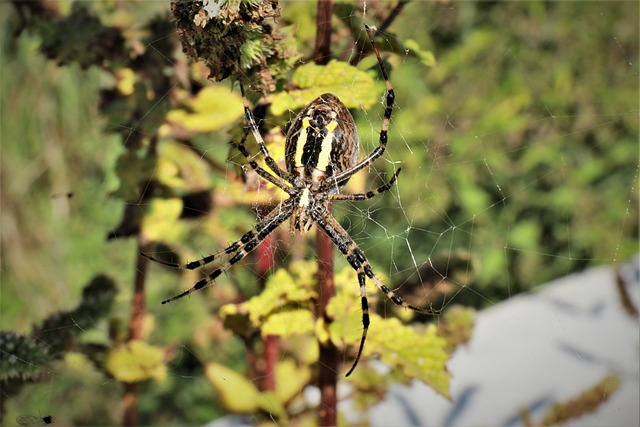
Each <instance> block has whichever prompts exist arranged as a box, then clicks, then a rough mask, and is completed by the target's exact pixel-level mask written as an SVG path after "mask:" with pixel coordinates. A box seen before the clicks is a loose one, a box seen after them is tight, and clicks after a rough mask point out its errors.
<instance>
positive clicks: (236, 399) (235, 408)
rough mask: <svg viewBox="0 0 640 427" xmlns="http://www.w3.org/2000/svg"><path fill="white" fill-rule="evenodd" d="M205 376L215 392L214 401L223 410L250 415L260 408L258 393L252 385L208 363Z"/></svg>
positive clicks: (219, 366)
mask: <svg viewBox="0 0 640 427" xmlns="http://www.w3.org/2000/svg"><path fill="white" fill-rule="evenodd" d="M205 375H206V376H207V379H208V380H209V382H210V383H211V384H212V385H213V387H214V388H215V390H216V399H217V400H218V401H219V402H220V403H221V404H222V406H224V407H225V409H227V410H229V411H232V412H236V413H251V412H255V411H257V410H258V409H259V408H260V399H261V395H260V392H259V391H258V390H257V389H256V388H255V386H254V385H253V383H252V382H251V381H249V380H248V379H246V378H245V377H243V376H242V375H240V374H239V373H237V372H236V371H234V370H232V369H229V368H227V367H226V366H224V365H220V364H218V363H208V364H207V366H206V367H205Z"/></svg>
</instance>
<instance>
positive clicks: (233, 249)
mask: <svg viewBox="0 0 640 427" xmlns="http://www.w3.org/2000/svg"><path fill="white" fill-rule="evenodd" d="M293 206H294V205H293V201H292V199H287V200H285V201H284V202H282V203H280V204H279V205H278V206H276V207H275V208H274V209H273V210H272V211H271V212H269V214H268V215H267V216H266V217H265V218H264V219H263V220H262V221H260V222H259V223H258V224H257V225H256V226H255V227H254V228H253V229H251V230H249V231H248V232H246V233H245V234H244V235H243V236H242V237H241V238H240V240H238V241H236V242H235V243H232V244H231V245H229V246H228V247H227V248H226V249H224V250H223V251H220V252H217V253H216V254H213V255H209V256H207V257H205V258H202V259H201V260H198V261H193V262H190V263H188V264H185V265H180V264H176V263H169V262H165V261H162V260H158V259H156V258H154V257H152V256H150V255H147V254H145V253H143V252H141V253H140V255H142V256H143V257H145V258H148V259H150V260H151V261H154V262H157V263H160V264H163V265H166V266H169V267H173V268H186V269H189V270H193V269H196V268H198V267H200V266H203V265H205V264H208V263H210V262H212V261H214V260H216V259H217V258H219V257H221V256H223V255H230V256H231V255H232V256H231V258H229V260H228V261H227V262H225V263H224V264H222V265H221V266H220V267H218V268H217V269H216V270H214V271H213V272H211V273H210V274H208V275H207V277H205V278H204V279H202V280H200V281H198V282H197V283H196V284H195V285H193V287H191V288H190V289H187V290H186V291H184V292H182V293H181V294H179V295H176V296H174V297H172V298H169V299H167V300H165V301H162V304H166V303H168V302H171V301H175V300H177V299H180V298H182V297H185V296H187V295H189V294H190V293H192V292H195V291H199V290H200V289H202V288H205V287H207V286H209V285H210V284H212V283H213V281H214V280H215V279H216V278H218V276H220V275H221V274H222V273H224V272H225V271H227V270H229V269H230V268H231V267H232V266H233V265H234V264H236V263H237V262H239V261H241V260H242V259H243V258H244V257H246V256H247V255H249V254H250V253H251V252H252V251H253V250H254V249H255V248H257V247H258V245H259V244H260V243H262V241H263V240H264V239H266V238H267V236H269V235H270V234H271V233H273V232H274V231H275V229H276V228H278V226H279V225H280V224H282V223H283V222H284V221H286V220H287V218H289V217H290V216H291V213H292V212H293Z"/></svg>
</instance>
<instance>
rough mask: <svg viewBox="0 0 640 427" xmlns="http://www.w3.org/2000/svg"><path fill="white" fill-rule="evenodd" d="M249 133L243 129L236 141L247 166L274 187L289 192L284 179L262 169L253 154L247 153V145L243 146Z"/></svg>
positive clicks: (289, 187) (289, 189)
mask: <svg viewBox="0 0 640 427" xmlns="http://www.w3.org/2000/svg"><path fill="white" fill-rule="evenodd" d="M248 134H249V129H248V128H247V129H245V131H244V134H243V135H242V139H241V140H240V142H239V143H238V145H237V147H238V150H239V151H240V153H242V155H243V156H244V157H246V159H247V161H248V162H249V166H251V168H252V169H253V170H254V171H256V173H257V174H258V175H259V176H260V177H261V178H262V179H264V180H266V181H269V182H270V183H272V184H273V185H275V186H276V187H279V188H281V189H282V190H284V191H286V192H287V193H289V194H291V186H290V185H287V184H286V182H285V181H283V180H282V179H281V178H278V177H275V176H273V175H272V174H270V173H269V171H266V170H264V169H263V168H261V167H260V166H259V165H258V163H257V162H256V161H255V160H253V156H251V154H249V151H248V150H247V147H245V145H244V143H245V141H246V140H247V135H248Z"/></svg>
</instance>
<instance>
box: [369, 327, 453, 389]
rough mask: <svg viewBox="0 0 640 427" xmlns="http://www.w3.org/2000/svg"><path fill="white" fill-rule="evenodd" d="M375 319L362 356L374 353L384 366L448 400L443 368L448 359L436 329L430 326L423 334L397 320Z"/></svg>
mask: <svg viewBox="0 0 640 427" xmlns="http://www.w3.org/2000/svg"><path fill="white" fill-rule="evenodd" d="M376 317H377V319H376V322H375V329H370V330H369V331H370V333H369V335H368V336H367V345H365V348H364V351H363V354H364V355H366V356H369V355H371V354H373V353H378V354H379V355H380V359H381V360H382V361H383V362H384V363H386V364H387V365H389V366H391V367H392V368H396V369H398V370H400V371H401V372H402V373H403V374H404V375H405V376H407V377H408V378H415V379H418V380H420V381H423V382H425V383H426V384H429V385H430V386H431V387H433V389H434V390H435V391H437V392H438V393H440V394H441V395H442V396H444V397H446V398H449V380H450V379H451V374H450V373H449V371H447V368H446V365H445V363H446V362H447V360H448V359H449V355H448V353H447V352H446V350H445V348H446V346H447V341H446V340H445V339H444V338H442V337H440V336H438V335H437V333H436V331H437V328H436V326H435V325H433V324H431V325H429V326H428V327H427V329H426V330H425V331H424V332H418V331H416V329H414V328H412V327H411V326H408V325H403V324H402V323H400V321H399V320H398V319H395V318H388V319H382V318H379V317H378V316H376ZM372 325H374V322H373V319H372Z"/></svg>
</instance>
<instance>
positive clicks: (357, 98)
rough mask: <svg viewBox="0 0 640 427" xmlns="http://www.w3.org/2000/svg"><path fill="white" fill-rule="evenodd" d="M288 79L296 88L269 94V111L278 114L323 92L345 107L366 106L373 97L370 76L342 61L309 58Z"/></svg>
mask: <svg viewBox="0 0 640 427" xmlns="http://www.w3.org/2000/svg"><path fill="white" fill-rule="evenodd" d="M292 83H293V84H294V85H296V86H297V87H298V88H299V89H296V90H291V91H287V92H280V93H277V94H274V95H272V96H271V97H270V101H271V112H272V113H273V114H274V115H276V116H279V115H281V114H283V113H285V112H286V111H288V110H295V109H298V108H301V107H305V106H307V105H309V104H310V103H311V102H312V101H313V100H314V99H316V98H317V97H319V96H320V95H322V94H324V93H332V94H334V95H335V96H337V97H338V98H340V100H341V101H342V102H343V103H344V105H345V106H346V107H347V108H364V109H369V108H371V107H372V106H373V104H374V103H375V102H376V101H377V99H378V96H379V94H380V93H379V91H376V90H375V87H376V83H375V81H374V79H373V78H372V77H371V76H370V75H369V74H367V73H366V72H364V71H361V70H359V69H357V68H356V67H353V66H351V65H349V64H347V63H346V62H340V61H335V60H333V61H329V63H328V64H327V65H316V64H314V63H312V62H310V63H308V64H305V65H302V66H301V67H298V69H297V70H296V71H295V73H294V74H293V77H292Z"/></svg>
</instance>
